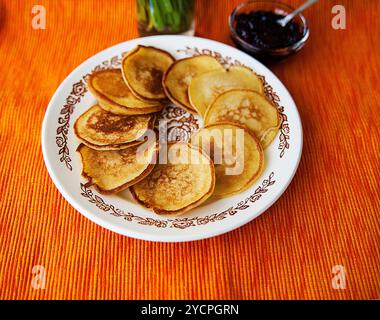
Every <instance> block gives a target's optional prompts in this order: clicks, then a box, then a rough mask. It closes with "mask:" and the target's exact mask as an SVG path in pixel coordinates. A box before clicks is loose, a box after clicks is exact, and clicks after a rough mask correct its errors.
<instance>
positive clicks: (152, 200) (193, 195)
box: [130, 143, 215, 215]
mask: <svg viewBox="0 0 380 320" xmlns="http://www.w3.org/2000/svg"><path fill="white" fill-rule="evenodd" d="M160 152H164V151H160ZM172 156H178V158H177V159H173V157H172ZM168 160H170V161H168V163H167V164H157V165H156V166H155V168H154V169H153V171H152V172H151V174H150V175H149V176H147V177H146V178H145V179H143V180H141V181H140V182H139V183H137V184H135V185H134V186H133V187H131V189H130V190H131V193H132V195H133V197H134V198H135V199H136V200H137V201H138V202H139V203H140V204H142V205H143V206H145V207H147V208H152V209H153V210H154V212H156V213H158V214H162V215H179V214H182V213H184V212H186V211H189V210H190V209H192V208H195V207H197V206H199V205H200V204H201V203H202V202H204V201H205V200H206V199H207V198H209V197H210V195H211V194H212V192H213V190H214V186H215V172H214V166H213V164H212V161H211V160H210V159H209V157H208V156H207V155H206V154H205V153H204V152H203V151H202V150H201V149H199V148H195V147H192V146H190V145H189V144H187V143H170V144H168ZM190 160H191V161H190Z"/></svg>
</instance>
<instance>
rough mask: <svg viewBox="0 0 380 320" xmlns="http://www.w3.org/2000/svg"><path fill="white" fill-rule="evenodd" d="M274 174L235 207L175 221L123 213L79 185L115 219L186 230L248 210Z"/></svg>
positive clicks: (87, 195)
mask: <svg viewBox="0 0 380 320" xmlns="http://www.w3.org/2000/svg"><path fill="white" fill-rule="evenodd" d="M273 177H274V172H271V174H270V175H269V177H268V178H267V179H264V180H263V182H262V183H261V185H260V186H259V187H257V188H256V190H255V192H254V193H253V194H252V195H250V196H249V197H247V198H246V199H245V200H243V201H240V202H239V203H238V204H237V205H236V206H233V207H230V208H228V209H227V210H224V211H222V212H219V213H214V214H210V215H207V216H204V217H191V218H188V217H185V218H176V219H165V220H164V219H155V218H145V217H141V216H138V215H135V214H133V213H131V212H127V211H123V210H121V209H118V208H115V206H113V205H112V204H107V203H106V202H105V201H104V200H103V198H101V197H100V196H99V195H96V194H94V192H93V191H92V190H91V189H90V188H89V186H88V185H86V184H84V183H81V184H80V187H81V190H82V192H81V195H82V196H83V197H85V198H87V199H88V201H89V202H90V203H93V204H95V205H96V206H97V207H98V208H99V209H101V210H103V211H105V212H109V213H110V214H111V215H113V216H115V217H120V218H123V219H124V220H126V221H134V222H137V223H138V224H143V225H146V226H152V227H157V228H167V227H169V228H177V229H186V228H189V227H195V226H201V225H206V224H208V223H210V222H217V221H220V220H223V219H226V218H227V217H228V216H234V215H235V214H237V213H238V212H240V211H244V210H246V209H248V208H249V207H250V206H251V204H253V203H255V202H256V201H258V200H259V199H260V198H261V197H262V195H263V194H264V193H266V192H267V191H268V188H269V187H270V186H272V185H273V184H274V183H275V182H276V180H273Z"/></svg>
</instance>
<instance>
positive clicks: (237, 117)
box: [205, 90, 281, 148]
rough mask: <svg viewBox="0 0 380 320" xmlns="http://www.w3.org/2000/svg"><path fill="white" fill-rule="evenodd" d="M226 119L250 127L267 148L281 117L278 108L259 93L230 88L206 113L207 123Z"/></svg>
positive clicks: (276, 130)
mask: <svg viewBox="0 0 380 320" xmlns="http://www.w3.org/2000/svg"><path fill="white" fill-rule="evenodd" d="M226 121H227V122H234V123H238V124H242V125H244V126H246V127H248V129H250V130H252V131H253V133H254V134H255V135H256V137H257V138H258V139H259V140H260V142H261V145H262V146H263V148H266V147H267V146H268V145H269V144H270V143H271V142H272V140H273V139H274V137H275V136H276V134H277V132H278V130H279V127H280V124H281V117H280V114H279V112H278V110H277V108H276V107H275V106H274V105H273V104H271V103H270V102H269V101H268V100H267V99H265V97H263V96H262V95H260V94H259V93H257V92H255V91H251V90H230V91H227V92H224V93H222V94H221V95H220V96H218V97H217V98H216V100H215V101H214V102H213V103H212V104H211V106H210V107H209V108H208V109H207V112H206V115H205V124H206V125H209V124H213V123H218V122H226Z"/></svg>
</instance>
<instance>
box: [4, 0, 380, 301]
mask: <svg viewBox="0 0 380 320" xmlns="http://www.w3.org/2000/svg"><path fill="white" fill-rule="evenodd" d="M238 2H239V1H228V0H213V1H198V8H197V19H198V24H197V35H198V36H201V37H206V38H210V39H215V40H218V41H221V42H225V43H229V44H231V41H230V39H229V32H228V27H227V17H228V14H229V13H230V11H231V10H232V9H233V7H234V6H235V5H236V4H237V3H238ZM300 2H301V1H290V3H291V4H292V5H297V4H300ZM35 4H41V5H44V6H45V8H46V11H47V22H46V30H34V29H33V28H32V25H31V21H32V17H33V15H32V13H31V11H32V7H33V5H35ZM334 4H335V1H320V3H319V4H318V5H316V6H314V7H313V8H311V9H309V10H308V11H307V12H306V13H305V15H306V17H307V18H308V20H309V24H310V28H311V37H310V40H309V42H308V44H307V45H306V47H305V48H304V49H303V50H302V52H300V53H299V54H298V55H296V56H294V57H292V58H290V59H288V60H287V61H285V62H283V63H281V64H278V65H275V66H272V67H271V69H272V70H273V71H274V72H275V73H276V75H277V76H278V77H279V78H280V79H281V80H282V82H283V83H284V84H285V86H287V88H288V89H289V91H290V92H291V94H292V96H293V97H294V99H295V101H296V104H297V106H298V108H299V112H300V114H301V118H302V122H303V128H304V148H303V156H302V160H301V163H300V166H299V169H298V172H297V174H296V176H295V178H294V180H293V182H292V184H291V185H290V186H289V188H288V189H287V191H286V192H285V193H284V195H283V196H282V197H281V198H280V200H279V201H277V202H276V203H275V204H274V205H273V206H272V207H271V208H270V209H269V210H268V211H267V212H266V213H265V214H263V215H261V216H260V217H259V218H257V219H256V220H254V221H253V222H251V223H249V224H247V225H245V226H244V227H242V228H240V229H237V230H235V231H232V232H230V233H228V234H225V235H222V236H219V237H215V238H211V239H207V240H202V241H196V242H189V243H178V244H165V243H152V242H145V241H139V240H135V239H131V238H128V237H123V236H120V235H118V234H115V233H112V232H110V231H108V230H106V229H103V228H102V227H99V226H97V225H95V224H94V223H92V222H90V221H89V220H87V219H86V218H85V217H83V216H82V215H81V214H80V213H79V212H77V211H76V210H75V209H73V208H72V207H71V206H70V205H69V203H68V202H67V201H66V200H65V199H64V198H63V197H62V196H61V195H60V193H59V192H58V190H57V189H56V187H55V186H54V184H53V182H52V181H51V180H50V178H49V176H48V173H47V170H46V168H45V165H44V162H43V158H42V153H41V125H42V120H43V116H44V113H45V110H46V107H47V105H48V102H49V100H50V98H51V96H52V95H53V93H54V91H55V90H56V89H57V87H58V85H59V84H60V83H61V82H62V80H63V79H64V78H65V77H66V76H67V75H68V74H69V73H70V72H71V71H72V70H73V69H74V68H75V67H76V66H77V65H79V64H80V63H81V62H82V61H84V60H85V59H87V58H88V57H90V56H92V55H94V54H95V53H97V52H98V51H100V50H102V49H104V48H106V47H109V46H111V45H114V44H117V43H119V42H123V41H125V40H129V39H133V38H136V37H137V36H138V34H137V30H136V25H135V3H134V1H133V0H130V1H116V0H114V1H112V0H109V1H95V0H94V1H92V0H81V1H69V0H51V1H47V0H38V1H31V0H25V1H17V0H5V1H4V0H0V61H1V73H0V92H1V94H0V117H1V119H0V130H1V133H0V134H1V136H0V139H1V162H0V163H1V173H0V174H1V187H0V188H1V221H0V237H1V238H0V239H1V243H0V246H1V249H0V254H1V255H0V298H2V299H288V298H306V299H317V298H326V299H335V298H336V299H348V298H353V299H367V298H369V299H376V298H377V299H379V298H380V206H379V182H378V180H379V168H380V166H379V153H380V152H379V151H380V150H379V138H380V135H379V123H378V122H379V121H378V120H379V111H380V108H379V106H380V85H379V84H380V76H379V74H380V73H379V70H380V61H379V60H380V59H379V53H378V50H379V48H380V38H379V37H378V35H379V33H380V22H379V21H380V20H379V18H378V17H379V16H380V5H379V2H378V1H349V0H346V1H345V0H341V1H339V4H342V5H344V6H345V8H346V12H347V29H346V30H334V29H333V28H332V27H331V19H332V17H333V15H332V14H331V8H332V6H333V5H334ZM34 265H42V266H44V267H45V270H46V288H45V289H44V290H35V289H33V287H32V285H31V281H32V278H33V274H32V268H33V266H34ZM334 265H342V266H344V268H345V274H346V289H343V290H336V289H334V288H333V287H332V278H333V273H332V268H333V266H334Z"/></svg>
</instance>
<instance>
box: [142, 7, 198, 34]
mask: <svg viewBox="0 0 380 320" xmlns="http://www.w3.org/2000/svg"><path fill="white" fill-rule="evenodd" d="M194 2H195V1H194V0H136V6H137V24H138V31H139V33H140V35H141V36H149V35H156V34H184V35H194V26H195V24H194Z"/></svg>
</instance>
